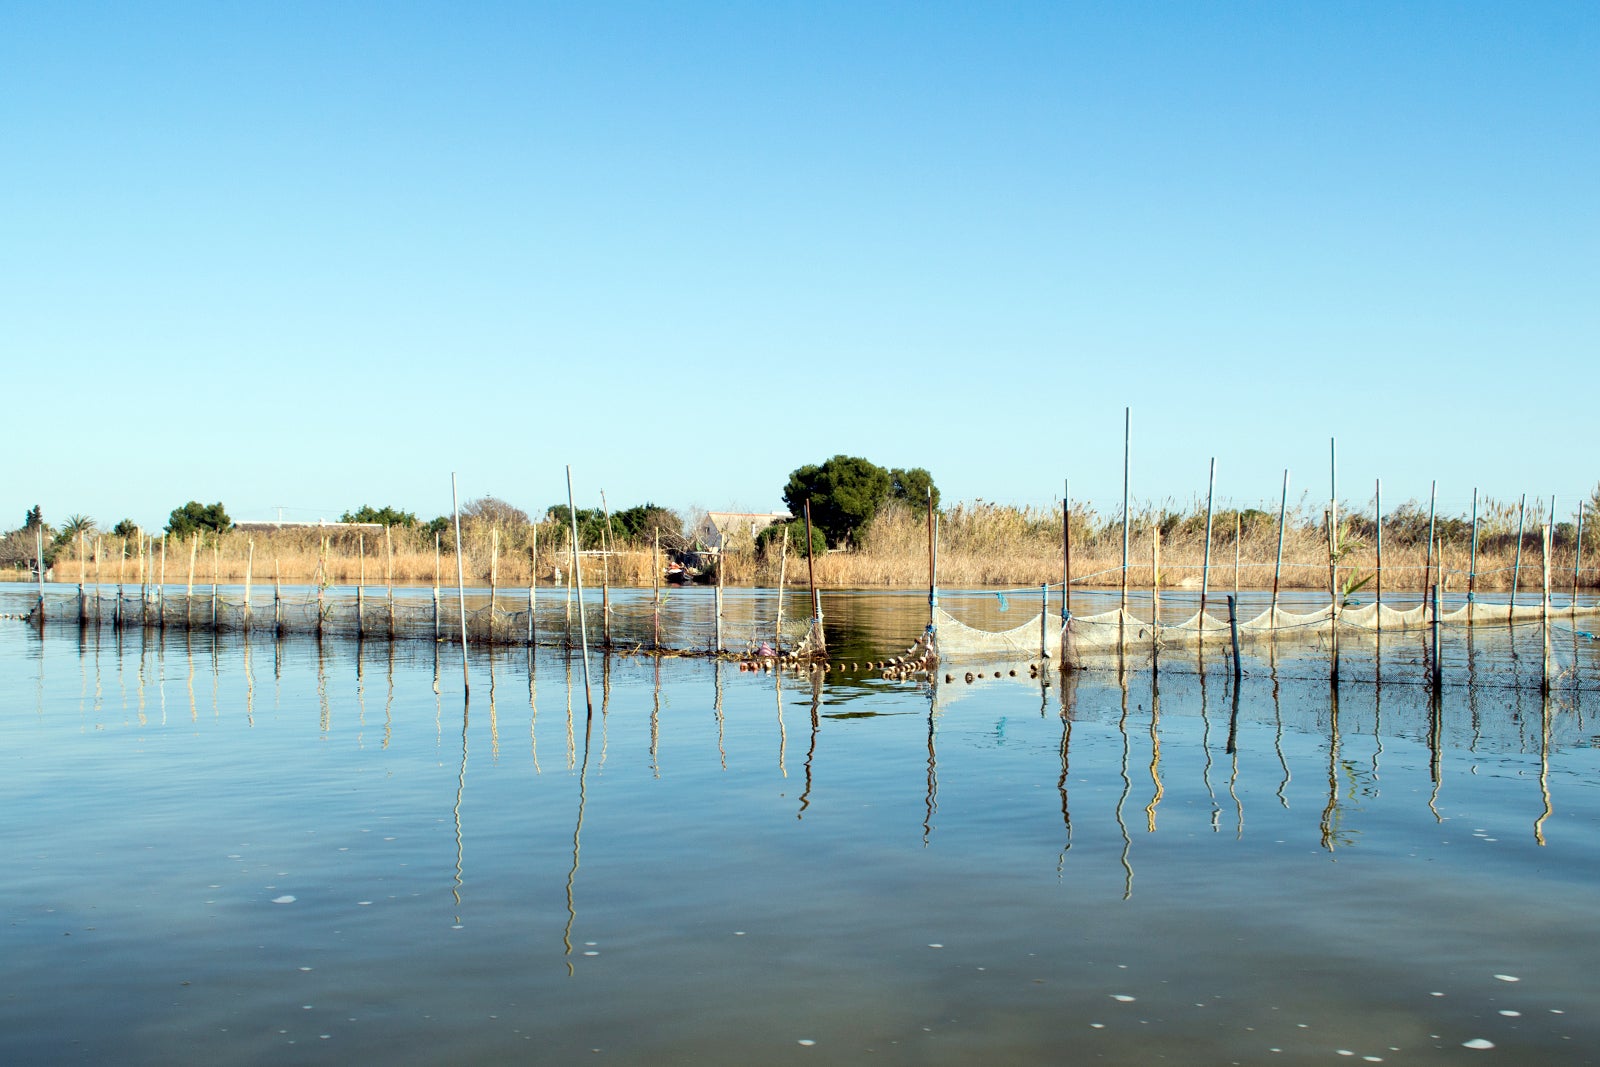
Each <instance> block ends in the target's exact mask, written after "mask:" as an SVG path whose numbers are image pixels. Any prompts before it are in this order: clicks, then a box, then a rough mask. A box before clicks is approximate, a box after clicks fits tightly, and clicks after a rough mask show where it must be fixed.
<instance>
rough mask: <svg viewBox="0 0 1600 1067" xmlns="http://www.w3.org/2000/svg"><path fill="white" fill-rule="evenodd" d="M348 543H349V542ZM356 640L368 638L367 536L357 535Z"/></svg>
mask: <svg viewBox="0 0 1600 1067" xmlns="http://www.w3.org/2000/svg"><path fill="white" fill-rule="evenodd" d="M347 543H348V542H347ZM356 559H357V565H356V640H357V641H360V640H362V639H364V638H365V637H366V636H367V535H366V534H364V533H358V534H356Z"/></svg>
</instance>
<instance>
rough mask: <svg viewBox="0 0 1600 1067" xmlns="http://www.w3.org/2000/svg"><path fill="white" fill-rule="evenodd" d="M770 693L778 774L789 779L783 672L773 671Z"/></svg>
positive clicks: (779, 669)
mask: <svg viewBox="0 0 1600 1067" xmlns="http://www.w3.org/2000/svg"><path fill="white" fill-rule="evenodd" d="M660 669H661V660H660V659H659V658H658V659H657V660H656V670H657V671H659V670H660ZM772 692H773V695H774V697H775V698H776V700H777V703H778V774H780V775H781V776H783V777H784V778H787V777H789V768H788V767H787V766H786V765H785V763H784V758H785V756H786V755H787V753H788V748H789V731H788V729H787V728H785V726H784V725H783V670H782V668H778V669H774V670H773V672H772Z"/></svg>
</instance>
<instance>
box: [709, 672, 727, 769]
mask: <svg viewBox="0 0 1600 1067" xmlns="http://www.w3.org/2000/svg"><path fill="white" fill-rule="evenodd" d="M711 681H712V687H713V689H714V690H715V694H716V695H715V697H714V699H713V700H712V702H711V707H712V712H713V714H715V715H716V719H717V757H718V758H719V759H720V760H721V761H722V769H723V770H727V769H728V749H727V746H726V744H725V741H726V738H725V736H724V729H723V728H724V726H725V725H726V720H725V719H724V718H723V716H722V657H721V656H718V657H717V658H716V659H714V660H712V661H711Z"/></svg>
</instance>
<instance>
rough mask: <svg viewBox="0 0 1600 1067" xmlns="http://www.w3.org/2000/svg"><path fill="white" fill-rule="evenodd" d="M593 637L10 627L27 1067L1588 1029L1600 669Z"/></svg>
mask: <svg viewBox="0 0 1600 1067" xmlns="http://www.w3.org/2000/svg"><path fill="white" fill-rule="evenodd" d="M925 611H926V605H925V603H923V602H922V600H921V599H920V598H919V597H917V596H915V595H909V596H901V595H885V596H879V597H863V598H858V599H857V600H853V601H851V607H850V609H849V612H848V615H849V616H850V619H851V621H850V623H849V625H850V627H851V628H852V629H851V631H850V632H851V633H852V634H854V635H855V636H854V637H850V638H845V637H841V642H844V641H846V640H856V641H859V642H862V645H861V648H860V651H859V654H860V655H862V656H865V655H868V654H869V653H870V650H869V649H868V648H867V647H866V645H867V644H868V643H871V642H872V641H876V640H879V639H881V640H882V641H885V642H888V641H890V640H893V641H899V640H901V638H902V636H903V635H904V634H906V633H910V634H915V633H916V632H917V631H918V629H919V628H920V625H921V620H922V618H923V617H924V613H925ZM1485 640H1486V643H1485V645H1484V648H1483V650H1482V651H1483V653H1484V654H1485V655H1486V656H1488V657H1489V662H1491V663H1493V662H1496V661H1495V660H1494V655H1495V647H1494V645H1493V641H1492V639H1488V638H1486V639H1485ZM436 654H437V655H436ZM1507 662H1509V660H1507ZM591 667H592V670H593V674H594V677H593V700H594V714H593V717H592V719H590V718H588V717H587V716H586V714H585V705H584V685H583V671H582V663H581V660H580V659H578V658H575V657H571V656H569V655H568V654H566V653H565V652H563V651H561V650H559V649H540V650H538V652H537V654H536V655H530V653H528V652H527V651H526V650H521V649H518V650H501V651H498V652H495V653H494V654H493V655H492V656H491V655H490V654H488V653H479V652H474V653H473V654H472V656H471V658H470V660H469V663H468V671H469V673H470V678H471V697H470V700H468V699H466V697H465V695H464V693H463V682H462V663H461V659H460V655H459V650H457V649H455V648H452V647H449V646H443V647H436V646H435V645H433V644H432V642H408V643H402V644H397V645H390V644H388V643H386V642H374V641H367V642H365V643H364V644H361V645H358V644H357V643H355V642H353V641H346V640H337V641H325V642H323V643H321V644H320V645H319V644H318V643H317V642H315V641H313V640H309V639H307V638H304V637H295V638H290V639H288V640H285V641H281V642H274V641H273V640H272V639H271V637H270V635H268V634H257V635H255V636H253V637H252V639H251V640H249V641H246V640H244V639H243V637H242V636H241V635H238V634H230V635H224V636H223V637H222V638H220V639H218V640H216V641H213V640H211V639H210V638H209V637H207V636H205V635H202V634H199V633H195V634H190V635H183V634H178V635H176V636H174V635H173V634H168V635H166V637H165V639H164V640H163V638H162V636H161V635H160V634H159V633H151V634H144V633H141V632H139V631H137V630H134V631H123V632H122V633H121V634H120V635H118V634H117V633H114V632H112V631H111V630H109V629H102V630H100V631H99V632H98V633H96V632H95V631H93V630H91V631H89V632H88V633H87V634H86V635H84V636H83V637H82V638H80V636H79V634H78V632H77V630H76V628H74V627H66V626H51V627H47V628H46V629H45V630H44V632H43V634H42V635H41V634H40V633H39V632H38V631H37V630H35V629H33V628H31V627H29V626H27V625H25V624H23V623H21V622H18V621H15V620H3V621H0V694H3V696H0V754H3V758H4V760H5V773H4V774H3V775H0V812H3V813H4V814H3V816H0V819H3V823H0V826H3V830H0V841H3V845H4V854H5V855H6V856H7V858H8V860H9V868H8V875H7V877H6V878H5V879H4V881H3V882H0V901H3V908H4V913H5V916H6V926H5V932H4V941H3V944H0V949H3V951H0V973H3V977H4V981H3V988H4V990H5V992H4V994H3V996H0V1062H5V1063H8V1064H12V1063H16V1064H22V1063H57V1062H117V1063H136V1064H142V1063H173V1062H206V1063H217V1064H233V1063H260V1062H293V1063H324V1062H325V1063H348V1062H351V1061H352V1060H357V1059H359V1060H362V1061H374V1062H384V1063H417V1064H432V1063H445V1062H448V1063H497V1062H511V1061H515V1062H548V1063H566V1062H573V1061H578V1060H583V1061H586V1062H599V1061H611V1062H627V1063H642V1062H651V1063H655V1062H683V1063H696V1064H700V1063H727V1064H750V1063H811V1064H820V1063H838V1062H874V1063H917V1064H930V1063H931V1064H967V1063H972V1062H974V1061H979V1060H981V1061H983V1062H986V1063H1038V1062H1064V1063H1076V1062H1095V1063H1125V1064H1148V1063H1153V1062H1162V1061H1164V1062H1172V1063H1197V1064H1213V1063H1284V1064H1294V1063H1330V1062H1344V1061H1349V1062H1357V1063H1359V1062H1384V1063H1391V1064H1431V1063H1477V1062H1489V1061H1491V1060H1495V1061H1498V1062H1503V1063H1519V1064H1524V1063H1558V1064H1559V1063H1591V1062H1595V1061H1596V1060H1597V1059H1600V1014H1597V1013H1596V1012H1595V1011H1594V1008H1593V1005H1594V1000H1595V997H1594V992H1593V983H1594V975H1595V973H1596V970H1597V968H1600V948H1597V947H1596V940H1595V931H1596V929H1597V928H1600V894H1597V893H1596V890H1595V886H1596V883H1597V881H1600V756H1597V752H1596V747H1595V746H1596V741H1597V736H1596V735H1597V734H1600V728H1597V726H1596V723H1595V719H1594V716H1595V711H1596V703H1597V702H1600V694H1597V693H1594V692H1591V691H1584V690H1579V689H1574V690H1572V691H1561V692H1558V693H1557V694H1556V696H1554V697H1552V698H1551V699H1549V700H1544V699H1542V698H1541V697H1540V694H1539V693H1538V691H1537V689H1528V688H1505V687H1499V686H1495V685H1493V684H1490V683H1492V681H1493V678H1492V677H1487V676H1486V677H1485V678H1484V679H1483V684H1480V685H1478V686H1466V685H1462V684H1457V685H1452V686H1449V687H1447V688H1446V690H1445V692H1444V694H1443V698H1442V700H1441V702H1440V703H1439V704H1438V705H1437V706H1434V705H1432V704H1431V703H1430V698H1429V694H1428V692H1427V690H1426V689H1424V688H1422V687H1420V686H1417V685H1411V684H1394V685H1383V686H1375V685H1372V684H1370V683H1346V684H1343V685H1341V686H1340V687H1339V688H1338V689H1337V691H1335V690H1333V689H1332V688H1330V686H1329V684H1328V682H1327V681H1326V680H1325V679H1324V678H1319V677H1314V676H1313V675H1314V673H1315V672H1302V675H1301V676H1295V674H1294V672H1292V671H1285V672H1283V673H1281V674H1279V675H1274V674H1273V673H1272V672H1271V671H1270V670H1268V669H1253V670H1252V671H1251V673H1250V674H1249V675H1248V676H1247V677H1246V678H1245V680H1244V682H1243V683H1242V685H1240V686H1239V687H1238V690H1237V691H1235V688H1234V686H1233V684H1232V681H1231V678H1229V677H1228V676H1227V674H1226V672H1221V673H1210V674H1200V673H1196V672H1195V671H1194V670H1192V669H1191V670H1171V671H1169V670H1162V671H1161V672H1158V673H1152V672H1150V671H1148V670H1139V671H1131V672H1129V673H1127V674H1126V675H1124V676H1122V677H1119V676H1118V675H1117V674H1115V673H1099V672H1092V673H1091V672H1086V673H1082V674H1080V675H1077V676H1072V677H1069V678H1068V679H1067V680H1066V682H1065V683H1064V684H1063V682H1062V680H1061V678H1060V676H1058V675H1055V674H1049V675H1048V677H1047V679H1046V682H1045V683H1044V684H1041V683H1040V682H1038V681H1029V680H1028V679H1026V678H1022V679H1012V678H1004V679H994V678H989V679H984V680H982V681H980V682H977V683H976V684H971V685H969V684H965V683H963V682H961V681H960V680H959V679H958V680H957V682H956V683H955V684H949V685H947V684H944V683H943V682H942V681H941V682H940V684H938V685H937V686H936V687H934V688H930V687H928V686H918V685H913V684H909V683H894V682H885V681H882V680H880V679H878V678H876V677H874V676H871V675H869V674H867V673H866V672H861V673H846V674H843V675H840V674H837V673H834V674H830V675H828V676H827V678H826V679H825V680H821V681H819V682H818V683H816V684H813V683H812V682H811V681H809V680H807V679H805V678H801V677H797V676H793V675H786V676H783V677H781V678H776V677H774V676H773V675H770V674H759V673H745V672H741V671H739V670H737V669H736V667H735V665H733V664H720V665H719V664H716V663H713V662H710V661H706V660H670V659H669V660H666V661H662V662H659V663H658V662H657V661H654V660H652V659H649V658H646V657H626V656H612V657H609V658H607V657H604V656H600V655H594V656H592V658H591ZM1492 673H1493V672H1492V671H1489V672H1486V675H1487V674H1492ZM1489 1046H1492V1048H1491V1047H1489Z"/></svg>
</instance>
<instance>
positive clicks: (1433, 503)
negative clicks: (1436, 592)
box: [1422, 480, 1439, 590]
mask: <svg viewBox="0 0 1600 1067" xmlns="http://www.w3.org/2000/svg"><path fill="white" fill-rule="evenodd" d="M1438 501H1439V482H1438V481H1437V480H1434V481H1433V482H1430V483H1429V485H1428V558H1427V561H1426V563H1424V565H1423V568H1422V588H1423V589H1424V590H1426V589H1427V588H1428V586H1429V584H1431V583H1432V582H1433V537H1434V523H1435V517H1436V515H1437V512H1438Z"/></svg>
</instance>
